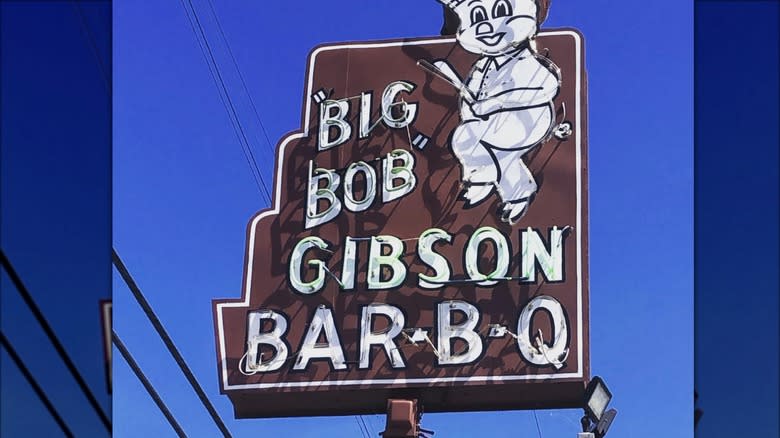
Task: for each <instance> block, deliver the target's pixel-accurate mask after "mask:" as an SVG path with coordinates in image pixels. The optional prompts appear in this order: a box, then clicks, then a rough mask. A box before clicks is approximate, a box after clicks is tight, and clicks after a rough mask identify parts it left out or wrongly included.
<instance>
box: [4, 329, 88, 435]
mask: <svg viewBox="0 0 780 438" xmlns="http://www.w3.org/2000/svg"><path fill="white" fill-rule="evenodd" d="M0 344H1V345H2V346H3V348H5V351H6V352H7V353H8V355H9V356H11V360H12V361H13V362H14V363H15V364H16V367H17V368H19V371H21V373H22V376H24V378H25V380H27V383H29V384H30V386H31V387H32V389H33V391H34V392H35V395H37V396H38V399H39V400H40V401H41V402H42V403H43V406H44V407H46V410H47V411H48V412H49V415H51V416H52V418H54V421H55V422H56V423H57V425H58V426H59V427H60V430H61V431H62V433H63V434H65V436H66V437H68V438H73V437H74V435H73V432H71V430H70V428H68V425H67V424H65V420H63V419H62V417H61V416H60V414H59V413H58V412H57V409H56V408H55V407H54V405H53V404H52V402H51V400H49V397H47V396H46V392H44V391H43V388H41V385H39V384H38V382H37V381H36V380H35V377H33V375H32V373H31V372H30V370H29V369H27V366H26V365H25V364H24V361H22V358H21V357H19V354H17V353H16V350H14V347H13V346H12V345H11V342H10V341H8V339H7V338H6V337H5V334H3V332H1V331H0Z"/></svg>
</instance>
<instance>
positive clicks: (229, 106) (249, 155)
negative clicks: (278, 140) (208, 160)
mask: <svg viewBox="0 0 780 438" xmlns="http://www.w3.org/2000/svg"><path fill="white" fill-rule="evenodd" d="M184 2H185V0H181V4H182V7H183V8H184V12H185V14H186V15H187V19H188V20H189V22H190V26H191V27H192V31H193V32H194V33H195V38H196V39H197V40H198V45H199V47H200V48H201V52H202V53H203V56H204V58H206V63H207V64H208V66H209V73H210V74H211V77H212V79H213V80H214V84H215V85H216V86H217V92H218V94H219V96H220V99H222V95H223V94H224V96H225V97H224V99H223V100H222V103H223V105H224V106H225V110H226V111H227V112H228V118H229V119H230V121H231V125H232V126H233V130H234V131H235V133H236V136H237V137H238V142H239V145H240V146H241V149H242V151H243V152H244V157H245V158H246V161H247V164H248V165H249V167H250V170H251V171H252V176H253V177H254V178H255V183H256V184H257V187H258V190H260V193H261V194H262V195H265V197H266V200H267V201H268V203H269V205H270V203H271V195H270V191H269V190H268V187H267V186H266V184H265V180H264V179H263V175H262V173H261V172H260V168H259V166H258V165H257V160H256V159H255V156H254V153H253V152H252V146H251V144H250V143H249V139H248V138H247V135H246V132H245V131H244V128H243V126H242V125H241V119H240V118H239V117H238V112H237V111H236V108H235V105H233V100H232V99H231V98H230V93H229V92H228V89H227V86H226V85H225V81H224V80H223V78H222V74H221V73H220V71H219V66H218V65H217V61H216V58H215V57H214V52H213V51H212V50H211V46H210V45H209V42H208V39H207V38H206V32H205V31H204V30H203V26H202V25H201V23H200V19H199V18H198V13H197V11H196V10H195V7H194V6H193V5H192V1H191V0H186V2H187V3H188V4H189V5H190V7H189V8H187V5H186V4H185V3H184ZM190 10H192V16H193V18H194V19H195V21H194V22H193V20H192V18H190ZM196 27H197V30H196V29H195V28H196ZM201 38H202V39H203V44H202V45H201ZM204 49H205V50H204ZM209 61H210V62H209ZM212 64H213V70H212ZM242 140H243V141H242Z"/></svg>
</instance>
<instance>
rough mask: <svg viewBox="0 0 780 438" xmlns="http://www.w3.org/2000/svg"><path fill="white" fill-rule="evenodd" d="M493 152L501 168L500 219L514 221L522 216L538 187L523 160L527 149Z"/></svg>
mask: <svg viewBox="0 0 780 438" xmlns="http://www.w3.org/2000/svg"><path fill="white" fill-rule="evenodd" d="M493 152H494V153H495V155H496V158H497V159H498V163H499V167H500V169H501V176H500V179H499V181H498V194H499V196H501V200H502V201H503V202H504V205H503V207H502V214H501V219H502V220H503V221H505V222H510V223H514V222H517V221H518V220H519V219H520V218H521V217H523V215H524V214H525V212H526V211H527V209H528V205H529V204H530V203H531V202H532V201H533V197H534V195H535V194H536V190H537V188H538V187H537V185H536V181H535V180H534V176H533V174H532V173H531V171H530V170H528V167H527V166H526V165H525V163H524V162H523V158H522V157H523V155H525V153H526V152H527V150H520V151H501V150H495V151H493Z"/></svg>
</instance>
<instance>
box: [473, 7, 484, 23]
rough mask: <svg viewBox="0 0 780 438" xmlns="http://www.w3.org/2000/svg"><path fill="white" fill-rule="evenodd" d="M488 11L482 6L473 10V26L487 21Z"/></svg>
mask: <svg viewBox="0 0 780 438" xmlns="http://www.w3.org/2000/svg"><path fill="white" fill-rule="evenodd" d="M487 19H488V16H487V11H486V10H485V8H483V7H482V6H477V7H475V8H474V9H472V10H471V25H472V26H473V25H475V24H477V23H482V22H483V21H487Z"/></svg>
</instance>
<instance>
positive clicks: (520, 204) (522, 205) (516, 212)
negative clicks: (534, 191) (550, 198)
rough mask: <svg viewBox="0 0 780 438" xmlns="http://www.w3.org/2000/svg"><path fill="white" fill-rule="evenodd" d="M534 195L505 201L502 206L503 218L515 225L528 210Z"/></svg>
mask: <svg viewBox="0 0 780 438" xmlns="http://www.w3.org/2000/svg"><path fill="white" fill-rule="evenodd" d="M533 198H534V197H533V195H532V196H529V197H527V198H523V199H517V200H514V201H509V202H505V203H504V205H503V207H502V208H501V220H502V221H504V222H506V223H508V224H510V225H514V224H516V223H517V221H519V220H520V219H521V218H522V217H523V216H524V215H525V213H526V212H527V211H528V206H529V205H530V204H531V202H533Z"/></svg>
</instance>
